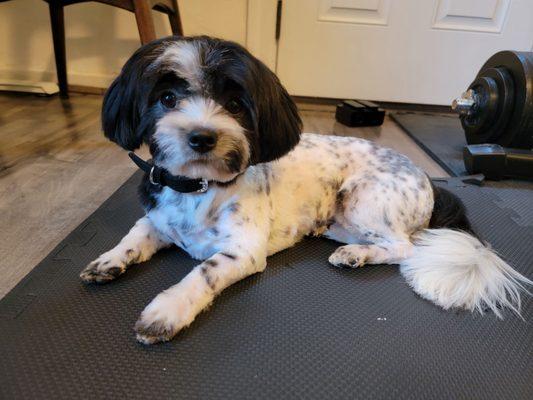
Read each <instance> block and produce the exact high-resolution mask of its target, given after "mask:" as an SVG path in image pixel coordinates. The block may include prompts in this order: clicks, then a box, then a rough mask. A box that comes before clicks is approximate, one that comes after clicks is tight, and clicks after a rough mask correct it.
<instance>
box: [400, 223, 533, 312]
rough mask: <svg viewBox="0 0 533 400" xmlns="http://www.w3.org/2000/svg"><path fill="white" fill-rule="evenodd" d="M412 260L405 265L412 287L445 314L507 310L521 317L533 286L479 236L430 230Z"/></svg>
mask: <svg viewBox="0 0 533 400" xmlns="http://www.w3.org/2000/svg"><path fill="white" fill-rule="evenodd" d="M413 240H414V250H413V254H412V256H410V257H409V258H407V259H406V260H404V261H403V262H402V263H401V264H400V271H401V273H402V275H403V276H404V277H405V279H406V280H407V283H409V285H410V286H411V287H412V288H413V290H414V291H415V292H416V293H418V294H419V295H420V296H422V297H424V298H425V299H427V300H430V301H432V302H434V303H435V304H438V305H439V306H441V307H442V308H444V309H449V308H455V307H457V308H464V309H467V310H470V311H474V310H478V311H479V312H480V313H483V312H484V311H485V309H486V308H489V309H491V310H492V311H494V313H495V314H496V315H497V316H498V317H500V318H502V314H501V307H508V308H510V309H511V310H513V311H515V312H516V313H517V314H518V315H520V291H522V290H523V291H525V292H527V290H526V288H525V286H526V285H532V284H533V282H532V281H531V280H529V279H528V278H526V277H525V276H523V275H521V274H519V273H518V272H516V271H515V270H514V269H512V268H511V267H510V266H509V264H507V263H506V262H505V261H503V260H502V259H501V258H500V257H499V256H498V255H497V254H496V253H495V252H494V251H493V250H492V249H490V248H489V247H487V246H486V245H484V244H483V243H482V242H480V241H479V240H478V239H477V238H475V237H474V236H472V235H470V234H468V233H466V232H462V231H456V230H452V229H425V230H423V231H420V232H419V233H417V234H416V235H415V237H414V239H413Z"/></svg>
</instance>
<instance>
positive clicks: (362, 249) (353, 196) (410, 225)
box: [325, 173, 432, 268]
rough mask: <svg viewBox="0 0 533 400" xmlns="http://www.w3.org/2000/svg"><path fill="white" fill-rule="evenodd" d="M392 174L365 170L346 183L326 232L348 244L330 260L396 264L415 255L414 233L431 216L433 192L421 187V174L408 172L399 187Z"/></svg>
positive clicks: (338, 263) (342, 263)
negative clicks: (333, 217) (409, 173)
mask: <svg viewBox="0 0 533 400" xmlns="http://www.w3.org/2000/svg"><path fill="white" fill-rule="evenodd" d="M394 178H395V177H394V176H392V175H390V174H388V173H376V174H369V173H366V174H364V175H363V176H358V177H352V178H350V179H348V180H346V181H345V182H344V183H343V185H342V187H341V189H340V191H339V193H338V198H337V210H336V214H335V222H336V223H335V224H333V225H332V226H331V227H330V230H329V231H328V232H326V234H325V236H326V237H328V238H330V239H334V240H338V241H340V242H343V243H347V245H346V246H342V247H339V248H338V249H337V250H336V251H335V252H334V253H333V254H332V255H331V256H330V258H329V261H330V263H331V264H333V265H335V266H349V267H352V268H356V267H361V266H363V265H365V264H396V263H399V262H401V261H402V260H404V259H406V258H407V257H409V256H410V255H411V252H412V250H413V245H412V243H411V241H410V236H411V234H412V233H413V232H415V231H417V230H418V229H420V228H423V227H425V225H427V223H428V222H429V217H430V215H431V207H432V198H431V197H430V196H428V194H427V193H425V192H424V191H422V190H421V189H420V188H419V187H420V186H421V185H419V184H418V182H417V179H419V178H418V176H409V175H406V176H405V178H404V180H403V181H401V182H402V183H403V184H402V186H401V187H400V185H399V184H397V183H396V182H395V180H394ZM422 186H423V185H422Z"/></svg>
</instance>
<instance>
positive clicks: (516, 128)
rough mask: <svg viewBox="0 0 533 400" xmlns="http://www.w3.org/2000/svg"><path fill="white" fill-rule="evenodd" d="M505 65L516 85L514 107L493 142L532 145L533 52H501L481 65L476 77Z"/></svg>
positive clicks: (527, 147)
mask: <svg viewBox="0 0 533 400" xmlns="http://www.w3.org/2000/svg"><path fill="white" fill-rule="evenodd" d="M498 67H503V68H506V69H507V70H508V71H509V73H510V74H511V76H512V78H513V81H514V88H515V94H514V96H515V97H514V98H515V107H514V110H513V113H512V115H511V119H510V121H509V125H508V126H507V128H506V129H505V132H503V134H502V135H501V136H500V137H499V138H498V139H497V141H496V143H498V144H500V145H502V146H504V147H515V148H523V149H531V148H533V52H519V51H501V52H499V53H496V54H495V55H493V56H492V57H491V58H489V59H488V60H487V62H486V63H485V64H484V65H483V67H481V69H480V71H479V73H478V77H479V76H483V71H485V70H487V69H489V68H498Z"/></svg>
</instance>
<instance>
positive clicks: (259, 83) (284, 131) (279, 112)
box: [251, 60, 302, 162]
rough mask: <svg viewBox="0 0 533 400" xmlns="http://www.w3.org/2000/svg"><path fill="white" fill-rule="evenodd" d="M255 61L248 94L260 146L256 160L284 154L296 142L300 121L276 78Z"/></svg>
mask: <svg viewBox="0 0 533 400" xmlns="http://www.w3.org/2000/svg"><path fill="white" fill-rule="evenodd" d="M255 61H256V65H255V68H254V69H255V72H256V74H255V76H254V77H253V78H254V81H255V82H254V85H253V87H254V90H252V91H251V92H252V93H251V95H252V101H253V103H254V110H255V118H254V119H255V121H254V122H255V125H256V127H255V129H256V131H257V134H258V140H259V147H260V151H259V153H260V154H259V160H258V161H259V162H268V161H272V160H275V159H277V158H280V157H282V156H284V155H285V154H287V153H288V152H289V151H291V150H292V149H293V148H294V146H296V145H297V144H298V142H299V141H300V134H301V132H302V120H301V119H300V116H299V115H298V109H297V107H296V104H295V103H294V101H293V100H292V99H291V96H289V94H288V93H287V91H286V90H285V88H284V87H283V86H282V84H281V82H280V81H279V79H278V77H277V76H276V75H274V73H273V72H272V71H270V70H269V69H268V67H267V66H266V65H264V64H263V63H262V62H261V61H259V60H255Z"/></svg>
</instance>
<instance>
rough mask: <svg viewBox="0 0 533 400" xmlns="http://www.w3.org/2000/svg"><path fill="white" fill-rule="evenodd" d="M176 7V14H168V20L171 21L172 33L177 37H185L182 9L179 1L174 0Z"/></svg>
mask: <svg viewBox="0 0 533 400" xmlns="http://www.w3.org/2000/svg"><path fill="white" fill-rule="evenodd" d="M172 4H173V5H174V13H169V14H168V20H169V21H170V28H171V29H172V33H173V34H174V35H176V36H183V25H182V24H181V17H180V9H179V7H178V1H177V0H172Z"/></svg>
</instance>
